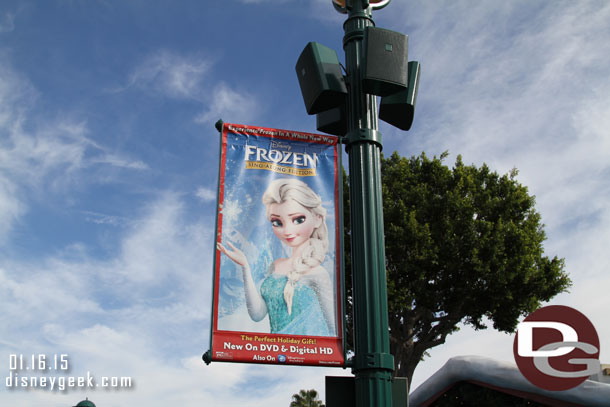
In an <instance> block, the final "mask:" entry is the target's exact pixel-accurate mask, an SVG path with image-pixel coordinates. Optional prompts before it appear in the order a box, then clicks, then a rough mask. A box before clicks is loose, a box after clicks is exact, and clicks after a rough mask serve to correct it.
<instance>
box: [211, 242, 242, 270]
mask: <svg viewBox="0 0 610 407" xmlns="http://www.w3.org/2000/svg"><path fill="white" fill-rule="evenodd" d="M227 245H229V247H230V249H227V248H226V247H225V246H223V245H222V244H220V243H217V244H216V247H217V248H218V250H220V251H221V252H222V253H224V254H225V256H227V257H228V258H229V259H231V260H232V261H233V262H234V263H235V264H237V265H238V266H241V267H249V265H248V259H247V258H246V255H245V254H244V252H242V251H241V250H239V249H238V248H237V247H235V246H234V245H233V244H232V243H231V242H227Z"/></svg>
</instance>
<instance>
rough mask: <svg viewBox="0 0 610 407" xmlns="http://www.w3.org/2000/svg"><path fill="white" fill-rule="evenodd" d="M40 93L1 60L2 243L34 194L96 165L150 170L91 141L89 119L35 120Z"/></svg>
mask: <svg viewBox="0 0 610 407" xmlns="http://www.w3.org/2000/svg"><path fill="white" fill-rule="evenodd" d="M0 56H3V57H6V55H5V54H2V53H0ZM39 97H40V95H39V94H38V92H37V91H36V90H35V89H34V87H33V86H32V84H31V83H30V82H29V81H28V80H27V78H24V77H23V76H22V75H20V74H18V73H17V72H15V71H14V70H13V69H12V68H11V67H10V66H9V64H8V63H7V59H5V60H4V61H3V62H1V63H0V136H1V137H0V244H2V243H3V242H4V241H6V239H7V237H8V235H9V233H10V232H11V230H12V229H13V226H14V225H15V222H17V221H18V220H19V218H20V217H21V216H23V215H24V214H25V213H26V212H27V209H28V201H29V198H32V197H36V196H38V197H42V196H45V195H46V196H45V198H44V199H48V198H49V196H48V194H53V193H54V192H55V190H58V191H61V192H62V193H63V192H65V190H66V187H67V186H69V185H70V186H71V185H73V184H74V181H76V180H77V179H79V178H80V177H82V176H83V173H84V171H85V170H87V169H90V168H93V167H100V166H101V167H104V166H108V167H112V168H123V169H132V170H133V169H135V170H143V169H147V168H148V166H147V165H146V164H145V163H144V162H142V161H139V160H132V159H130V158H128V157H125V156H124V155H123V154H122V153H117V152H113V151H109V149H108V148H106V147H104V146H102V145H100V144H98V143H96V142H95V141H94V140H92V139H91V138H90V136H89V129H88V126H87V123H86V121H85V120H75V119H70V118H68V119H66V118H60V119H57V120H54V121H53V120H40V119H38V118H36V117H35V116H34V113H32V112H33V108H34V107H35V105H36V102H37V100H38V98H39ZM39 199H42V198H39Z"/></svg>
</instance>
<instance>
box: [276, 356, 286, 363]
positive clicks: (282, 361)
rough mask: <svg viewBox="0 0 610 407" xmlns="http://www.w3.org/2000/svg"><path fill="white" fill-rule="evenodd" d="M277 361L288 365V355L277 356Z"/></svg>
mask: <svg viewBox="0 0 610 407" xmlns="http://www.w3.org/2000/svg"><path fill="white" fill-rule="evenodd" d="M277 361H278V362H279V363H286V355H277Z"/></svg>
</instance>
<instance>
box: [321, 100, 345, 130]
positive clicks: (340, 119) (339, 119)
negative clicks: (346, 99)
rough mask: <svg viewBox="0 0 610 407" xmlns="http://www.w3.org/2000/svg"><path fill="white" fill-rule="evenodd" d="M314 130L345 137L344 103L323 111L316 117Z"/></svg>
mask: <svg viewBox="0 0 610 407" xmlns="http://www.w3.org/2000/svg"><path fill="white" fill-rule="evenodd" d="M316 128H317V129H318V131H321V132H324V133H328V134H333V135H335V136H341V137H343V136H345V135H346V134H347V106H346V104H345V103H342V104H341V105H339V106H337V107H334V108H332V109H330V110H325V111H324V112H320V113H318V114H317V115H316Z"/></svg>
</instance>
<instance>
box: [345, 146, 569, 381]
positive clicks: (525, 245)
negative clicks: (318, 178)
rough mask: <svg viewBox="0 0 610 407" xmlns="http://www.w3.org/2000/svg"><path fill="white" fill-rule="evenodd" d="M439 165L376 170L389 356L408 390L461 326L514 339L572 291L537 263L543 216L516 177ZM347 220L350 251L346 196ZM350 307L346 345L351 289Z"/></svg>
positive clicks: (555, 270)
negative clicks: (429, 354)
mask: <svg viewBox="0 0 610 407" xmlns="http://www.w3.org/2000/svg"><path fill="white" fill-rule="evenodd" d="M446 157H447V153H444V154H443V155H441V157H440V158H437V157H434V158H433V159H429V158H428V157H426V155H425V154H422V155H421V156H417V157H415V156H414V157H411V158H408V159H407V158H403V157H400V156H399V155H398V153H396V152H395V153H394V154H392V156H391V157H389V158H382V163H381V168H382V187H383V210H384V228H385V252H386V275H387V286H388V313H389V324H390V349H391V353H392V354H393V355H394V358H395V363H396V369H395V372H394V373H395V375H396V376H402V377H407V378H408V379H409V381H410V380H411V378H412V376H413V372H414V370H415V367H416V366H417V364H418V363H419V362H420V361H421V360H422V358H423V357H424V355H425V354H426V351H427V350H428V349H431V348H433V347H435V346H439V345H441V344H443V343H444V342H445V339H446V337H447V335H450V334H452V333H453V332H456V331H457V330H458V329H459V327H458V325H459V324H460V323H465V324H469V325H472V326H473V327H474V328H475V329H485V328H486V325H485V318H487V319H488V320H489V321H490V322H491V323H492V324H493V327H494V328H495V329H497V330H500V331H504V332H514V330H515V329H516V326H517V323H518V319H519V317H520V316H522V315H526V314H528V313H530V312H532V311H534V310H535V309H536V308H538V307H539V306H540V303H541V302H542V301H548V300H549V299H550V298H552V297H553V296H555V295H556V294H558V293H560V292H562V291H565V290H566V289H567V288H568V287H569V286H570V284H571V282H570V279H569V278H568V276H567V274H566V273H565V272H564V261H563V259H559V258H557V257H553V258H552V259H549V258H548V257H547V256H545V255H544V249H543V242H544V240H545V239H546V237H545V233H544V230H543V225H542V223H541V218H540V214H539V213H538V212H537V211H536V210H535V208H534V204H535V199H534V197H533V196H530V195H529V194H528V190H527V188H526V187H524V186H522V185H521V184H519V182H517V180H516V179H515V178H516V175H517V171H516V170H513V171H511V172H510V173H509V174H507V175H498V174H497V173H496V172H492V171H491V170H490V169H489V168H488V167H487V165H485V164H484V165H483V166H481V167H480V168H478V167H476V166H474V165H464V164H463V162H462V159H461V157H460V156H458V157H457V160H456V163H455V165H454V167H453V168H449V167H447V166H446V165H445V164H443V160H444V159H445V158H446ZM346 186H347V182H345V183H344V188H346ZM344 210H345V216H344V218H345V226H346V236H345V243H346V244H345V248H346V251H349V237H350V236H349V232H348V231H349V215H348V213H349V194H348V193H347V190H345V193H344ZM345 258H346V272H347V273H351V270H350V262H349V253H346V256H345ZM348 275H349V274H348ZM349 280H350V278H349V277H348V278H346V281H348V283H349V282H350V281H349ZM347 297H348V298H347V304H348V310H347V311H348V315H347V319H348V338H351V335H350V330H351V328H352V320H351V318H352V316H351V310H350V309H349V308H351V307H350V305H351V301H352V299H351V292H350V287H349V286H348V296H347Z"/></svg>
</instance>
